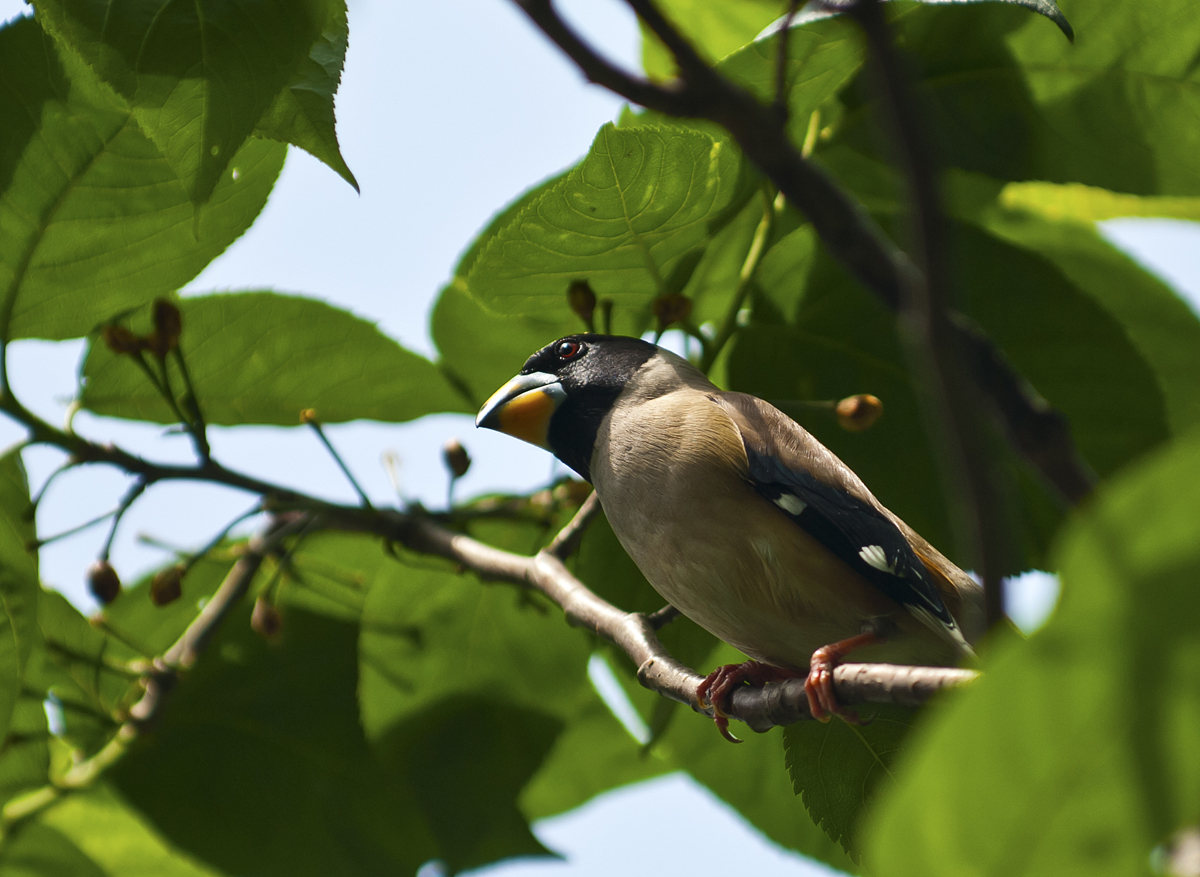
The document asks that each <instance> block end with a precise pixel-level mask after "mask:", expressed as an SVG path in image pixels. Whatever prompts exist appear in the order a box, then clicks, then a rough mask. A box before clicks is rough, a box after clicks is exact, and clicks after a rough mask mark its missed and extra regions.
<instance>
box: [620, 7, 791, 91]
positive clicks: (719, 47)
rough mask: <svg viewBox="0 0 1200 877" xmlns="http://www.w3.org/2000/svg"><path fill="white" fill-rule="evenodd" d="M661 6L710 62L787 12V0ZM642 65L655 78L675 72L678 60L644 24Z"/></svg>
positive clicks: (742, 44)
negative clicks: (676, 60)
mask: <svg viewBox="0 0 1200 877" xmlns="http://www.w3.org/2000/svg"><path fill="white" fill-rule="evenodd" d="M658 8H659V9H660V10H661V11H662V13H663V14H664V15H666V16H667V18H669V19H670V20H671V22H672V23H673V24H674V25H675V26H676V27H677V28H679V29H680V30H681V32H682V33H683V34H684V35H685V36H686V37H687V38H688V41H689V42H691V44H692V45H693V46H695V47H696V48H697V49H698V50H699V51H700V53H701V54H702V55H703V56H704V57H705V58H707V59H708V60H709V61H718V60H720V59H721V58H724V57H725V56H726V55H728V54H729V53H730V52H733V51H734V50H736V49H740V48H741V47H742V46H744V45H746V43H748V42H750V41H751V40H753V39H754V38H755V37H756V36H758V35H759V34H760V33H762V31H763V29H764V28H765V27H766V26H767V25H769V24H770V23H771V22H773V21H775V20H776V19H777V18H779V17H780V16H782V15H783V14H784V13H785V12H786V11H787V3H786V2H784V0H737V2H732V3H731V2H724V3H721V2H717V3H714V2H712V0H666V2H663V3H659V4H658ZM642 67H643V69H645V71H646V75H647V76H649V77H650V78H651V79H669V78H671V77H672V76H674V75H675V60H674V58H672V57H671V54H670V53H669V52H668V51H667V49H666V47H665V46H663V44H662V43H661V42H660V41H659V40H658V38H657V37H655V35H654V34H653V32H651V31H650V30H649V29H648V28H646V26H645V25H642Z"/></svg>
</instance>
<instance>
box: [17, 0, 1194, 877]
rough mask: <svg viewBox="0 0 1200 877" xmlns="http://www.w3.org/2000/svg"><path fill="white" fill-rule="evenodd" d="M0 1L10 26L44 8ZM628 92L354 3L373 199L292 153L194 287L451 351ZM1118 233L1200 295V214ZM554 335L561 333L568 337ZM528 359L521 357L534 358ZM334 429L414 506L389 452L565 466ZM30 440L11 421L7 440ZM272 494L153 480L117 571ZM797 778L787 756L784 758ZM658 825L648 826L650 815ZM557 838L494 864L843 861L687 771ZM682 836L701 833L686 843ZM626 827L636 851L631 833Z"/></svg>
mask: <svg viewBox="0 0 1200 877" xmlns="http://www.w3.org/2000/svg"><path fill="white" fill-rule="evenodd" d="M565 6H566V9H567V12H568V13H570V14H572V17H573V18H574V19H575V20H576V21H577V22H578V23H579V24H580V26H581V28H582V29H583V30H584V31H585V32H586V33H588V34H589V35H590V37H591V38H592V39H593V41H595V42H597V43H599V44H600V45H603V46H604V47H606V49H607V50H608V51H609V52H610V53H611V55H612V56H613V57H615V58H617V59H619V60H621V61H623V62H624V63H626V64H627V65H629V66H631V67H632V66H636V63H637V55H638V50H637V31H636V27H635V25H634V22H633V20H632V18H631V17H630V16H629V14H628V12H627V9H626V7H625V6H624V4H623V3H620V2H618V0H575V2H571V3H567V4H565ZM24 9H25V7H24V5H23V4H22V3H21V2H19V0H0V20H5V19H8V18H10V17H11V16H13V15H15V14H19V13H20V12H22V11H24ZM619 109H620V103H619V101H617V100H616V99H614V98H613V97H611V96H610V95H608V94H607V93H605V92H603V91H602V90H600V89H598V88H595V87H592V86H588V85H587V84H586V83H584V82H583V80H582V78H581V77H580V76H579V75H578V74H577V73H576V72H575V70H574V69H573V68H572V67H571V66H569V65H568V64H567V63H566V62H564V61H563V60H562V59H561V58H560V56H559V55H558V54H557V53H556V51H555V50H553V49H552V47H550V46H549V44H548V43H546V42H545V41H544V40H543V39H542V37H541V36H540V34H538V33H536V32H535V31H534V30H533V29H532V28H531V27H530V26H529V25H528V24H526V22H525V20H524V18H523V17H522V16H521V15H520V14H519V13H518V12H517V11H516V10H515V8H514V6H513V5H512V4H511V3H510V2H506V0H470V2H469V0H438V2H433V3H416V2H396V0H351V2H350V51H349V56H348V59H347V64H346V72H345V77H344V79H343V85H342V88H341V91H340V92H339V95H338V101H337V113H338V131H339V135H340V139H341V143H342V149H343V153H344V155H345V158H346V160H347V162H348V164H349V165H350V167H351V169H352V170H353V171H354V173H355V175H356V176H357V178H358V180H359V183H360V185H361V187H362V194H361V195H357V194H356V193H355V192H354V190H353V189H351V188H350V187H349V186H348V185H346V184H345V183H344V182H343V181H342V180H341V179H340V178H339V177H337V176H336V175H335V174H334V173H333V172H332V171H330V170H328V169H327V168H325V167H324V166H323V165H321V164H319V163H318V162H317V161H315V160H314V159H312V158H310V157H309V156H308V155H306V154H305V153H302V152H300V151H298V150H292V151H291V153H290V155H289V157H288V161H287V165H286V166H285V168H284V171H283V175H282V177H281V179H280V181H279V184H278V185H277V186H276V189H275V193H274V194H273V196H272V198H271V200H270V202H269V203H268V205H267V208H266V210H265V211H264V212H263V214H262V215H261V217H260V218H259V219H258V221H257V223H256V224H255V225H254V227H253V228H252V229H251V230H250V231H249V232H248V233H247V234H246V235H245V236H244V237H243V238H242V239H241V240H240V241H238V242H237V243H235V244H234V245H233V247H232V248H231V249H230V250H229V251H228V252H227V253H226V254H225V255H224V256H223V257H221V258H220V259H218V260H217V261H216V262H215V263H214V264H213V265H211V266H210V267H209V268H208V269H207V270H206V271H205V272H204V273H203V274H201V275H200V277H198V278H197V279H196V280H195V281H194V282H193V283H192V284H190V285H189V286H188V290H189V291H194V292H207V291H212V290H218V289H247V288H273V289H278V290H281V291H287V292H296V293H305V294H308V295H313V296H316V297H319V298H322V299H325V300H326V301H330V302H333V303H335V304H338V305H340V306H342V307H345V308H348V309H350V310H352V311H353V312H354V313H356V314H358V315H360V316H363V317H366V318H368V319H371V320H374V321H376V322H378V324H379V325H380V327H381V328H382V329H383V331H384V332H386V333H388V334H389V335H391V336H392V337H394V338H396V339H398V340H399V341H400V342H401V343H403V344H404V345H406V346H407V347H409V348H411V349H413V350H416V351H419V352H421V353H425V354H431V353H432V346H431V343H430V340H429V335H428V315H429V311H430V308H431V304H432V302H433V300H434V298H435V296H436V294H437V292H438V289H439V288H440V286H441V285H442V284H443V283H444V282H445V281H446V280H447V279H448V278H449V276H450V273H451V271H452V268H453V266H454V263H455V262H456V261H457V258H458V255H459V253H461V252H462V250H463V249H464V248H465V247H466V246H467V245H468V244H469V242H470V241H471V239H472V238H473V237H474V235H475V233H476V232H477V231H478V230H479V229H480V228H481V227H482V226H483V225H485V224H486V222H487V220H488V219H489V218H490V216H491V215H492V214H493V213H494V212H496V211H497V210H499V209H500V208H501V207H502V206H503V205H504V204H505V203H507V202H508V201H509V200H511V199H512V198H514V197H515V196H516V195H518V194H519V193H520V192H521V191H523V190H524V189H526V188H528V187H530V186H532V185H534V184H536V183H538V182H540V181H541V180H542V179H544V178H546V177H548V176H550V175H551V174H553V173H556V172H557V171H559V170H561V169H562V168H565V167H567V166H569V165H571V164H573V163H574V162H576V161H577V160H578V159H579V158H580V157H581V156H582V155H583V153H584V152H585V151H586V150H587V148H588V146H589V144H590V143H591V140H592V137H593V136H594V134H595V132H596V130H597V129H598V128H599V127H600V126H601V125H602V124H603V123H604V122H605V121H608V120H610V119H612V118H614V117H615V116H616V114H617V113H618V111H619ZM1108 231H1109V233H1110V235H1111V236H1112V237H1113V238H1114V239H1115V240H1116V241H1117V242H1118V243H1120V244H1121V245H1123V246H1126V247H1127V248H1129V249H1131V251H1133V252H1134V253H1135V254H1136V255H1137V256H1138V257H1139V258H1141V259H1142V260H1143V261H1145V262H1147V263H1148V264H1152V265H1153V266H1155V268H1156V270H1158V271H1159V273H1160V274H1162V275H1163V276H1165V277H1167V278H1168V279H1170V280H1172V281H1173V282H1174V283H1175V284H1176V285H1177V287H1179V288H1181V289H1183V290H1186V291H1187V292H1188V293H1189V295H1190V297H1191V300H1192V301H1193V303H1195V302H1197V301H1200V260H1198V259H1197V258H1196V254H1197V253H1198V252H1200V227H1197V226H1195V225H1191V224H1185V223H1178V222H1163V221H1146V220H1140V221H1133V220H1123V221H1120V222H1114V223H1109V224H1108ZM547 340H548V341H549V340H552V339H547ZM81 351H82V344H81V343H79V342H67V343H62V344H50V343H43V342H22V343H18V344H15V345H13V349H12V360H11V372H12V374H13V378H14V382H15V385H16V391H17V393H18V395H19V396H20V397H21V398H22V400H23V401H24V402H25V403H26V404H27V405H29V406H30V407H31V408H33V410H35V411H36V412H38V413H39V414H41V415H42V416H44V417H46V418H48V419H50V420H51V421H54V422H60V421H61V420H62V417H63V414H64V411H65V402H66V400H68V399H69V398H70V397H71V395H72V393H73V388H74V384H75V371H76V368H77V365H78V360H79V356H80V354H81ZM519 365H520V363H518V362H514V363H513V368H514V371H515V370H516V369H517V367H518V366H519ZM75 427H76V429H78V430H79V431H80V432H81V433H82V434H84V435H87V436H89V437H91V438H96V439H103V440H111V441H115V442H116V443H118V444H120V445H122V446H124V447H126V448H128V449H131V450H134V451H137V452H140V453H144V454H147V455H149V456H151V457H154V458H157V459H162V460H166V459H172V460H179V461H186V460H190V459H191V454H190V446H189V444H188V442H187V441H186V440H185V439H183V438H179V437H166V438H164V437H163V435H162V431H161V430H160V429H158V428H151V427H139V426H133V425H130V424H126V423H121V422H119V421H113V420H106V419H102V418H96V417H93V416H91V415H88V414H86V413H81V414H80V415H79V416H77V417H76V419H75ZM328 432H329V434H330V436H331V438H332V440H333V441H334V443H335V444H336V445H337V446H338V447H339V449H340V450H341V452H342V453H343V455H344V456H345V457H346V458H347V460H348V461H349V464H350V466H351V468H352V469H353V470H354V472H355V473H356V475H357V476H358V478H359V480H360V482H362V483H363V485H364V486H365V487H366V489H367V491H368V493H370V494H371V496H372V499H374V500H378V501H379V502H382V503H387V502H394V501H395V498H396V497H395V492H394V490H393V488H392V486H391V482H390V481H389V479H388V477H387V475H386V473H385V470H384V468H383V466H382V464H381V457H382V454H383V453H384V452H385V451H387V450H394V451H396V452H397V453H398V454H399V455H400V458H401V460H402V466H401V475H400V478H401V491H402V492H403V494H404V496H405V497H407V498H415V499H420V500H421V501H422V502H424V503H426V504H427V505H430V506H434V507H436V506H441V505H444V502H445V495H446V475H445V472H444V470H443V469H442V466H441V463H440V457H439V448H440V447H441V444H442V443H443V442H444V441H445V440H446V439H447V438H449V437H451V436H458V437H460V438H461V439H462V440H463V442H464V444H465V445H466V446H467V447H468V449H469V450H470V452H471V454H472V456H473V458H474V461H475V463H474V466H473V467H472V469H471V472H470V474H468V476H467V477H466V478H465V479H463V481H462V482H461V483H460V485H459V488H458V489H459V491H460V493H459V495H460V496H467V495H470V494H473V493H480V492H484V491H493V490H525V489H528V488H529V487H531V486H534V485H538V484H541V483H544V482H545V481H546V480H547V479H548V478H549V477H550V475H551V473H552V471H555V470H552V463H551V460H550V459H549V457H548V456H547V455H546V454H544V453H543V452H541V451H538V450H536V449H534V448H531V447H528V446H526V445H523V444H520V443H518V442H515V441H513V440H511V439H508V438H506V437H504V436H500V435H497V434H495V433H487V432H482V431H480V432H477V431H476V430H475V429H474V427H473V424H472V422H471V419H470V418H469V417H465V416H449V415H447V416H438V417H430V418H426V419H424V420H423V421H420V422H418V423H416V424H411V425H403V426H392V425H381V424H368V423H359V424H350V425H346V426H334V427H330V428H329V429H328ZM212 433H213V434H212V444H213V449H214V453H215V454H216V455H217V456H218V457H219V458H220V459H221V460H222V461H223V462H224V463H226V464H227V465H230V466H232V467H234V468H239V469H242V470H244V471H248V472H251V473H254V474H256V475H259V476H261V477H264V478H267V479H271V480H275V481H278V482H282V483H285V484H293V485H295V486H297V487H303V489H305V490H308V491H310V492H315V493H319V494H322V495H325V496H328V497H330V498H334V499H340V500H345V501H351V502H352V501H354V495H353V493H352V491H351V489H350V487H349V486H348V485H347V484H346V483H345V481H344V480H343V479H342V478H341V476H340V473H339V472H338V471H337V469H336V468H335V466H334V464H333V462H332V461H331V460H330V459H329V457H328V456H327V455H326V454H325V453H324V452H323V451H322V450H321V449H320V447H319V446H318V445H317V443H316V441H315V439H314V438H313V436H312V435H311V434H310V433H308V432H307V431H306V430H302V429H299V428H294V429H282V428H250V427H241V428H237V429H213V430H212ZM19 436H20V432H19V430H17V429H15V428H14V427H13V426H12V425H11V424H9V423H7V422H3V423H0V447H3V446H7V445H8V444H10V443H11V442H12V441H15V440H16V439H17V438H18V437H19ZM25 459H26V463H27V465H28V467H29V470H30V475H31V480H32V481H33V484H34V487H35V489H36V487H37V486H38V485H40V483H41V482H42V481H43V480H44V479H45V477H46V476H47V475H48V474H49V472H50V471H52V470H53V469H54V468H55V467H56V466H57V465H59V464H60V463H61V461H62V455H61V454H58V453H57V452H54V451H48V450H45V449H33V450H30V451H27V452H26V454H25ZM126 483H127V481H126V479H124V478H122V477H121V476H119V475H117V474H115V473H113V472H111V471H105V470H101V469H92V470H86V469H85V470H82V471H77V472H73V473H70V474H68V475H67V476H65V477H63V478H62V479H60V480H58V481H56V482H55V484H54V486H53V487H52V488H51V490H50V491H49V493H48V495H47V498H46V500H45V501H44V502H43V503H42V505H41V507H40V508H39V513H38V523H39V528H40V532H42V533H43V534H50V533H55V532H60V531H62V530H65V529H67V528H68V527H70V526H73V525H75V524H78V523H80V522H82V521H85V520H87V519H89V518H91V517H93V516H95V515H98V514H101V513H103V512H106V511H108V510H109V509H110V508H112V506H113V505H115V502H116V499H117V497H118V496H119V495H120V493H121V492H122V490H123V489H124V485H125V484H126ZM250 504H251V498H250V497H247V496H245V495H242V494H239V493H236V492H234V491H230V490H227V489H224V488H217V487H208V486H202V485H176V484H172V485H164V486H158V487H155V488H152V489H151V490H150V491H148V492H147V494H146V496H145V497H144V498H143V499H142V500H140V501H139V503H138V504H137V505H136V506H135V507H134V510H133V511H132V512H131V513H130V514H129V515H128V516H127V517H126V519H125V522H124V524H123V526H122V528H121V532H120V535H119V538H118V540H117V543H116V546H115V550H114V552H113V562H114V564H115V565H116V567H117V568H118V570H119V571H120V572H121V574H122V577H123V578H124V579H125V580H126V581H132V580H133V579H134V578H135V577H136V575H138V574H141V573H143V572H145V571H147V570H149V569H151V568H153V567H155V566H157V565H159V564H161V563H162V562H163V560H164V559H165V553H164V551H163V550H162V549H161V548H155V547H151V546H147V545H145V544H141V543H139V541H138V537H139V535H142V534H145V535H148V536H151V537H153V538H155V539H157V540H161V541H163V542H166V543H170V544H175V545H182V546H184V547H197V546H198V545H200V544H203V543H204V542H205V541H207V540H208V538H209V536H210V535H211V534H213V533H216V532H218V531H219V530H220V528H221V527H222V526H223V525H224V524H225V523H226V522H227V521H228V520H230V519H231V518H232V517H234V516H235V515H236V514H238V513H240V512H241V511H243V510H245V509H246V508H248V507H249V506H250ZM103 538H104V527H97V528H93V529H92V530H89V531H86V532H84V533H82V534H80V535H78V536H75V537H72V538H69V539H64V540H62V541H61V542H58V543H55V544H54V545H53V546H50V547H49V548H48V549H46V550H45V551H44V552H43V565H42V576H43V579H44V580H46V581H47V583H49V584H51V585H53V586H54V587H57V588H59V589H60V590H62V591H63V592H64V593H66V594H67V595H68V596H70V597H71V598H72V599H73V600H74V601H75V602H76V603H77V605H80V606H81V607H82V608H84V609H85V610H90V609H91V608H94V604H93V603H92V602H91V600H90V597H89V596H88V595H87V594H86V589H85V587H84V582H83V576H84V570H85V569H86V567H87V566H88V564H89V563H90V562H91V561H92V560H93V559H94V558H95V556H96V553H97V551H98V549H99V546H100V544H101V542H102V540H103ZM1017 591H1018V602H1017V605H1014V607H1013V609H1014V613H1015V614H1018V615H1020V616H1021V617H1023V618H1024V619H1026V620H1027V621H1032V620H1036V619H1037V618H1038V617H1041V616H1042V615H1044V613H1045V612H1046V611H1048V609H1049V607H1050V605H1052V602H1053V597H1054V589H1053V587H1052V586H1051V585H1047V584H1046V583H1045V582H1044V581H1039V580H1031V581H1030V582H1028V583H1027V585H1026V586H1025V587H1021V588H1018V589H1017ZM780 769H781V770H782V769H783V765H782V764H780ZM651 824H652V825H653V826H654V831H653V832H651V831H648V830H646V828H647V827H648V826H649V825H651ZM536 830H537V832H538V834H539V836H540V837H541V838H542V840H543V842H544V843H545V844H546V845H547V846H549V847H551V848H553V849H555V850H558V851H560V852H562V853H563V854H564V855H565V856H566V857H567V861H566V862H551V863H528V862H518V863H511V864H506V865H501V866H497V867H494V868H490V869H486V871H487V873H488V874H489V875H495V877H532V875H539V877H584V875H600V874H605V875H608V874H611V873H614V872H618V873H624V874H629V875H637V874H668V875H669V874H678V873H701V872H708V873H720V872H721V871H728V872H730V873H769V874H777V875H785V877H786V875H814V874H820V873H828V871H827V870H826V869H823V868H821V869H818V868H817V866H814V865H810V864H808V863H807V862H806V861H805V860H803V859H802V858H801V857H799V856H797V855H795V854H794V853H791V852H789V851H784V850H781V849H779V848H778V847H776V846H774V845H773V844H770V843H769V842H767V841H765V840H764V839H763V838H762V837H761V836H760V835H758V834H757V832H756V831H755V830H754V829H752V828H750V827H749V826H747V825H746V823H745V822H744V821H742V820H741V818H740V817H739V816H738V815H737V814H736V813H734V812H733V811H732V810H730V809H729V808H728V807H726V806H725V805H724V804H723V803H721V802H720V801H719V800H717V799H716V798H715V797H714V796H712V795H711V794H710V793H709V792H708V791H707V790H705V789H703V788H701V787H699V786H698V785H697V784H696V783H695V782H693V781H692V780H691V779H690V778H688V777H686V776H683V775H674V776H671V777H666V778H661V779H659V780H655V781H652V782H650V783H645V784H642V785H640V786H636V787H631V788H628V789H622V790H617V791H615V792H612V793H609V794H608V795H605V796H602V797H601V798H600V799H598V800H596V801H594V802H592V803H590V804H588V805H585V806H584V807H582V808H580V809H579V810H577V811H575V812H573V813H570V814H566V815H564V816H561V817H557V818H555V819H550V820H545V821H543V822H541V823H539V824H538V826H537V827H536ZM661 837H676V838H691V839H693V840H694V841H695V843H682V844H670V845H664V844H662V843H661V842H660V840H658V838H661ZM616 839H619V840H620V842H619V843H617V842H614V841H615V840H616Z"/></svg>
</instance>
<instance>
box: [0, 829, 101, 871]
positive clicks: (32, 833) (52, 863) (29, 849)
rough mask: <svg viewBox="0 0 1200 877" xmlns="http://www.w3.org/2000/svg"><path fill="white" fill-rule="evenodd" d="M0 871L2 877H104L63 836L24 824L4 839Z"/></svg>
mask: <svg viewBox="0 0 1200 877" xmlns="http://www.w3.org/2000/svg"><path fill="white" fill-rule="evenodd" d="M0 870H3V872H4V874H5V877H108V875H106V874H105V873H104V872H103V871H102V870H100V868H99V867H98V866H97V865H96V863H95V862H93V861H92V860H91V859H89V858H88V857H87V855H86V854H84V852H83V851H82V850H80V849H79V847H77V846H75V844H73V843H71V841H70V840H68V839H67V837H66V836H65V835H63V834H62V833H61V832H59V831H56V830H55V829H53V828H50V827H48V826H45V825H42V824H41V823H40V822H26V823H23V824H22V825H20V826H18V827H17V828H16V830H14V831H13V832H12V833H11V834H9V835H7V836H6V837H5V838H4V846H3V847H0Z"/></svg>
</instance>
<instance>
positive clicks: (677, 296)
mask: <svg viewBox="0 0 1200 877" xmlns="http://www.w3.org/2000/svg"><path fill="white" fill-rule="evenodd" d="M691 315H692V300H691V299H690V298H688V297H687V296H686V295H683V294H681V293H678V292H673V293H671V294H670V295H664V296H662V297H661V298H659V299H656V300H655V302H654V317H655V319H656V320H658V331H660V332H661V331H663V330H664V329H666V328H667V327H668V326H670V325H672V324H673V323H682V322H685V321H686V320H687V318H688V317H690V316H691Z"/></svg>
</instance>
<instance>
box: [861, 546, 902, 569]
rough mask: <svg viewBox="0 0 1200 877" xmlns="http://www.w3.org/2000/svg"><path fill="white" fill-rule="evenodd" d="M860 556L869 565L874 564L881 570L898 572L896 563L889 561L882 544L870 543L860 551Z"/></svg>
mask: <svg viewBox="0 0 1200 877" xmlns="http://www.w3.org/2000/svg"><path fill="white" fill-rule="evenodd" d="M858 556H859V557H861V558H862V559H863V563H865V564H867V566H873V567H875V569H877V570H879V571H880V572H890V573H892V575H895V574H896V564H894V563H888V559H887V554H886V553H885V552H884V550H883V547H882V546H880V545H868V546H867V547H866V548H864V549H862V550H861V551H859V552H858Z"/></svg>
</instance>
